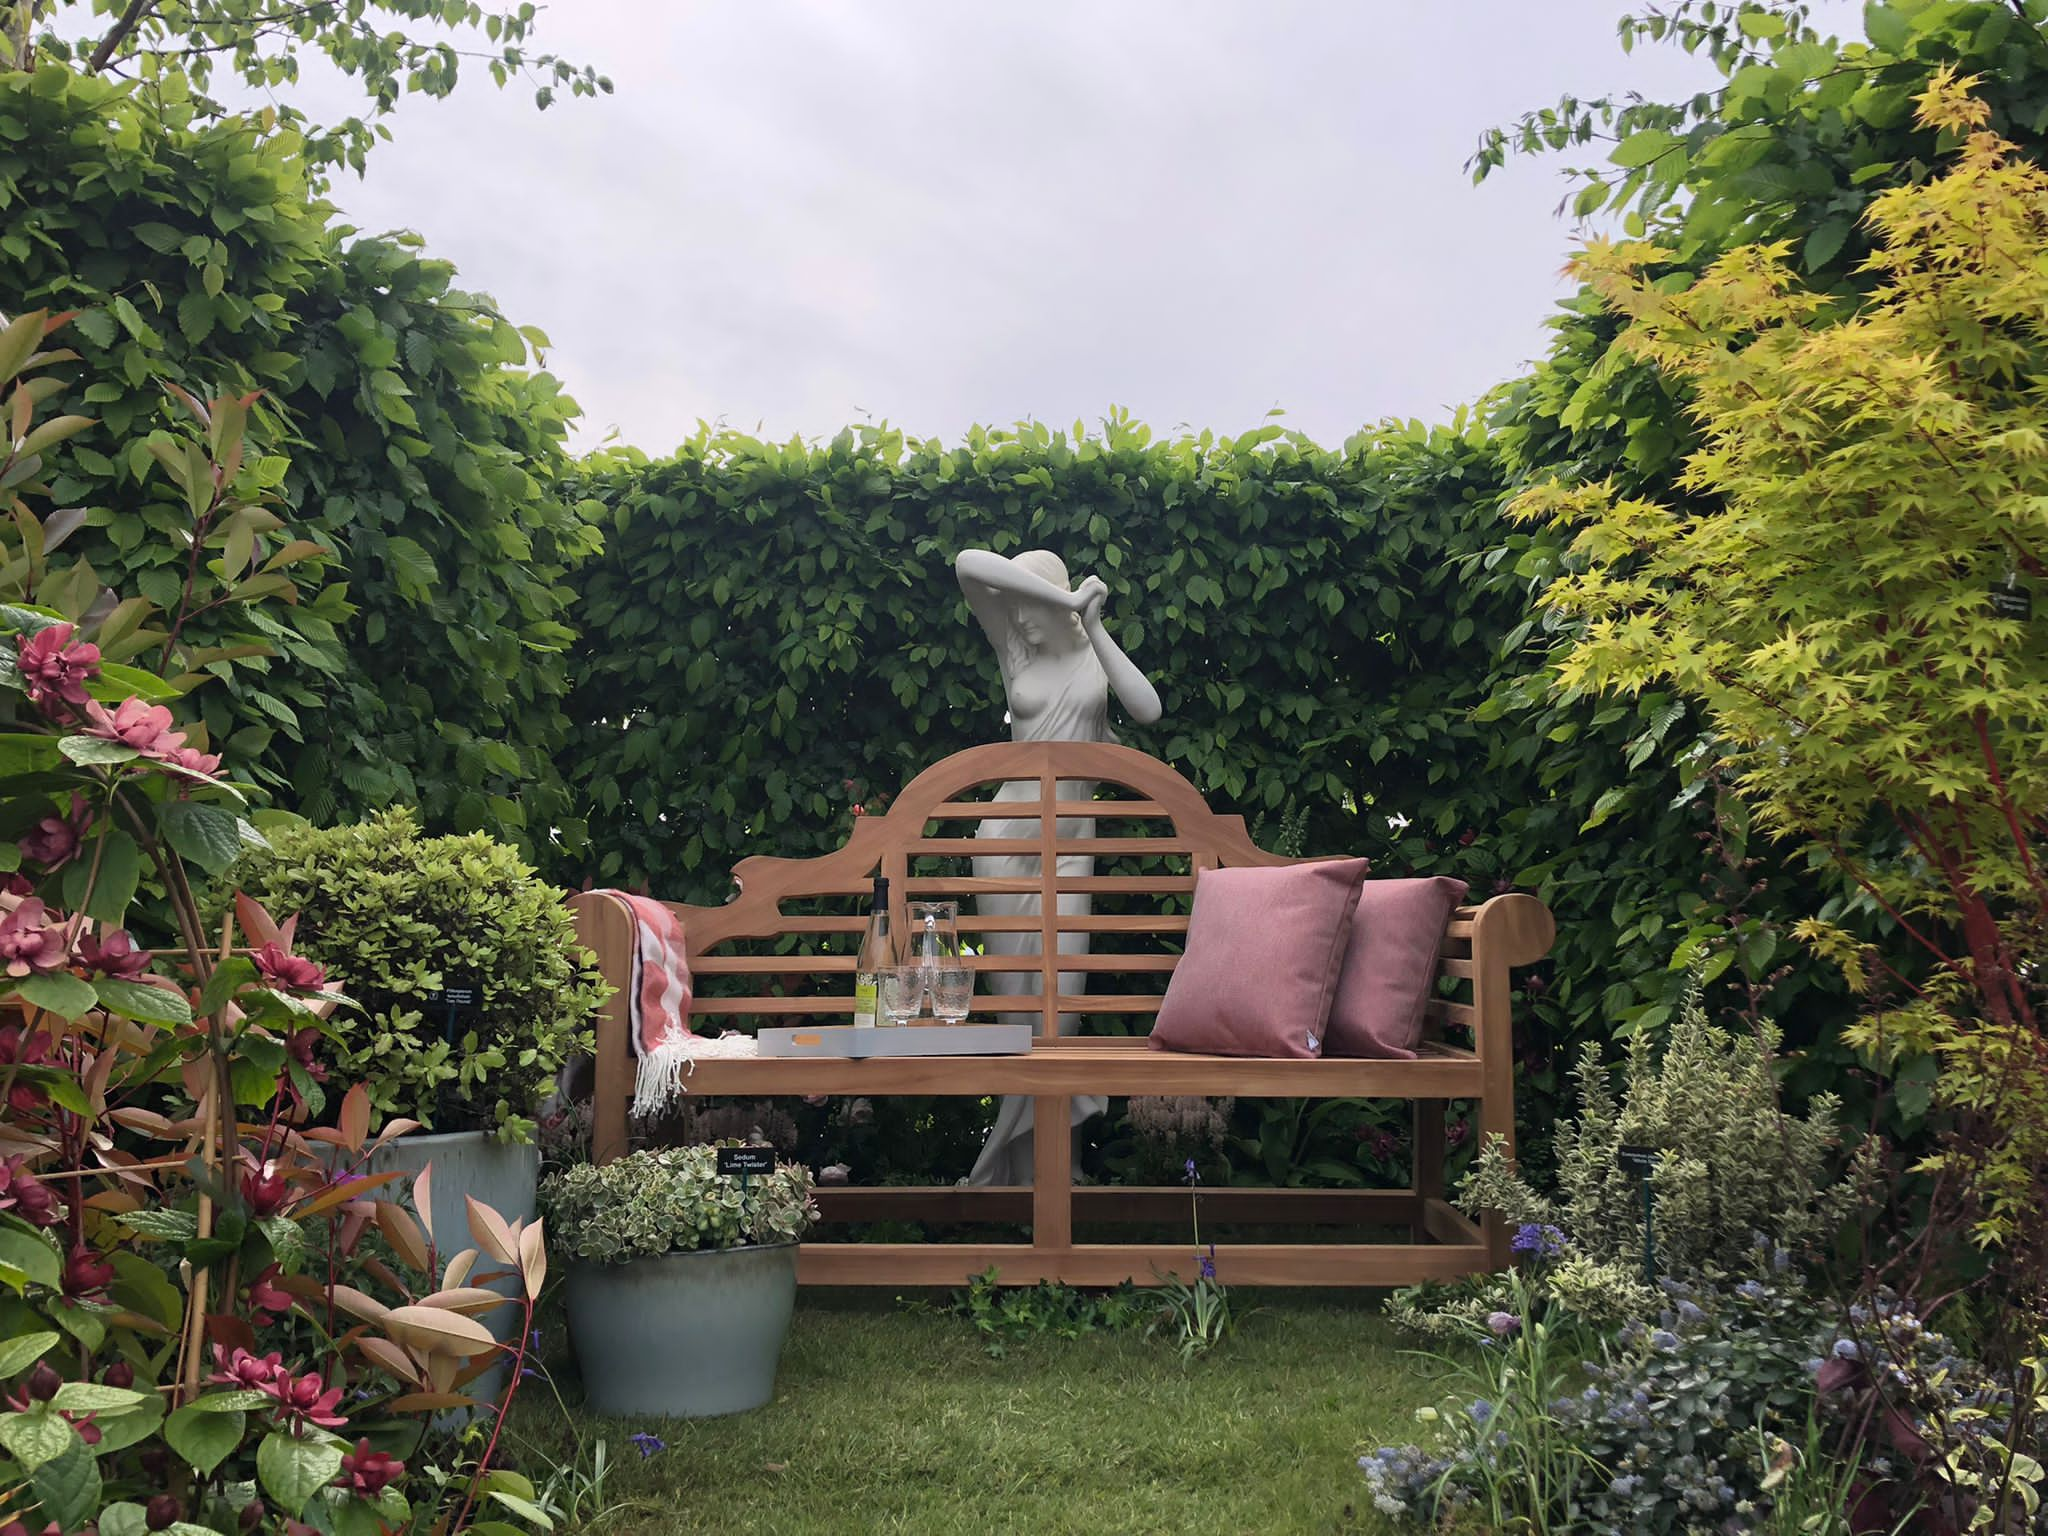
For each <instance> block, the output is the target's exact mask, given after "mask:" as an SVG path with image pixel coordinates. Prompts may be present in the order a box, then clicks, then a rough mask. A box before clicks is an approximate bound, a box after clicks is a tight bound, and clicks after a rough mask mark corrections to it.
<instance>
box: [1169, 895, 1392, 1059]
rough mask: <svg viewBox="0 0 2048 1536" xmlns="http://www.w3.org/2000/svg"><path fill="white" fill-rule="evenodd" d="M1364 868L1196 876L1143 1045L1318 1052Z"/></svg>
mask: <svg viewBox="0 0 2048 1536" xmlns="http://www.w3.org/2000/svg"><path fill="white" fill-rule="evenodd" d="M1365 871H1366V861H1365V860H1364V859H1331V860H1327V861H1325V862H1322V863H1316V864H1288V865H1280V866H1276V867H1274V868H1268V869H1259V868H1242V869H1208V870H1203V871H1202V873H1201V874H1200V875H1199V876H1198V877H1197V878H1196V880H1195V904H1194V910H1193V912H1192V913H1191V914H1190V915H1189V917H1188V940H1187V950H1186V952H1185V953H1184V954H1183V955H1182V956H1181V959H1180V963H1179V964H1178V965H1176V966H1175V967H1174V971H1173V979H1172V981H1170V982H1168V983H1167V987H1166V996H1165V998H1164V999H1162V1000H1161V1002H1160V1005H1159V1018H1158V1020H1157V1021H1156V1022H1155V1023H1154V1024H1153V1026H1152V1044H1153V1047H1154V1048H1155V1049H1158V1050H1167V1051H1198V1052H1204V1053H1207V1054H1210V1055H1216V1056H1319V1055H1321V1054H1322V1050H1323V1031H1324V1028H1325V1025H1326V1024H1327V1022H1328V1020H1329V1016H1330V1005H1331V1002H1332V1000H1333V999H1334V998H1335V996H1336V991H1337V976H1338V973H1339V971H1340V970H1341V969H1342V967H1343V964H1344V953H1345V950H1346V949H1347V948H1348V947H1349V945H1350V944H1351V942H1352V934H1353V931H1354V930H1353V924H1352V914H1353V911H1354V910H1355V909H1356V907H1357V906H1358V891H1359V887H1360V885H1361V884H1363V883H1364V880H1365Z"/></svg>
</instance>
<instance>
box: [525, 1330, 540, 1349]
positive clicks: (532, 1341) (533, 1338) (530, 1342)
mask: <svg viewBox="0 0 2048 1536" xmlns="http://www.w3.org/2000/svg"><path fill="white" fill-rule="evenodd" d="M526 1347H527V1348H528V1349H539V1348H540V1330H539V1329H538V1328H536V1329H534V1330H533V1333H532V1334H531V1335H530V1336H529V1337H528V1339H527V1341H526Z"/></svg>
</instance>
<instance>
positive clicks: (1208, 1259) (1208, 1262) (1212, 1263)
mask: <svg viewBox="0 0 2048 1536" xmlns="http://www.w3.org/2000/svg"><path fill="white" fill-rule="evenodd" d="M1195 1262H1196V1263H1197V1264H1199V1265H1201V1266H1202V1278H1203V1279H1204V1280H1214V1279H1215V1278H1216V1245H1215V1244H1214V1243H1211V1244H1210V1245H1209V1251H1208V1252H1207V1253H1198V1254H1196V1255H1195Z"/></svg>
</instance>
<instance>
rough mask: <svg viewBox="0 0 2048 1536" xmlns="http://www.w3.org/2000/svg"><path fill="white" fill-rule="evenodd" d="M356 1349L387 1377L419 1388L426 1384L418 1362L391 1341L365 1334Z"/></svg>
mask: <svg viewBox="0 0 2048 1536" xmlns="http://www.w3.org/2000/svg"><path fill="white" fill-rule="evenodd" d="M356 1348H357V1350H358V1351H360V1352H361V1354H362V1356H363V1358H364V1359H366V1360H368V1361H369V1362H370V1363H371V1364H373V1365H375V1366H376V1367H377V1369H378V1370H380V1371H382V1372H383V1373H384V1374H385V1375H387V1376H390V1377H393V1378H395V1379H397V1380H399V1381H404V1382H410V1383H411V1384H412V1385H413V1386H415V1387H417V1386H420V1385H422V1384H423V1383H424V1378H423V1377H422V1376H421V1375H420V1368H419V1364H418V1362H416V1361H415V1360H414V1359H413V1357H412V1356H411V1355H409V1354H407V1353H406V1352H405V1351H404V1350H402V1349H400V1348H399V1347H398V1346H397V1345H396V1344H394V1343H392V1342H391V1341H390V1340H389V1339H380V1338H377V1337H376V1336H374V1335H371V1334H365V1335H364V1336H363V1337H362V1338H360V1339H357V1340H356Z"/></svg>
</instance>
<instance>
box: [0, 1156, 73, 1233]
mask: <svg viewBox="0 0 2048 1536" xmlns="http://www.w3.org/2000/svg"><path fill="white" fill-rule="evenodd" d="M27 1162H28V1159H27V1158H26V1157H10V1158H9V1159H7V1161H6V1162H4V1163H0V1211H12V1212H14V1214H15V1215H17V1216H19V1217H20V1218H21V1219H22V1220H23V1221H26V1222H28V1223H30V1224H31V1225H32V1226H38V1227H54V1226H56V1225H57V1223H58V1222H60V1221H62V1220H63V1219H64V1202H63V1201H62V1200H59V1199H58V1198H57V1196H56V1193H55V1192H54V1191H53V1190H52V1189H51V1188H50V1186H49V1185H47V1184H45V1183H44V1182H43V1181H42V1180H41V1179H39V1178H37V1177H36V1176H35V1175H34V1174H32V1173H30V1172H29V1171H28V1168H27V1166H26V1164H27Z"/></svg>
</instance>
